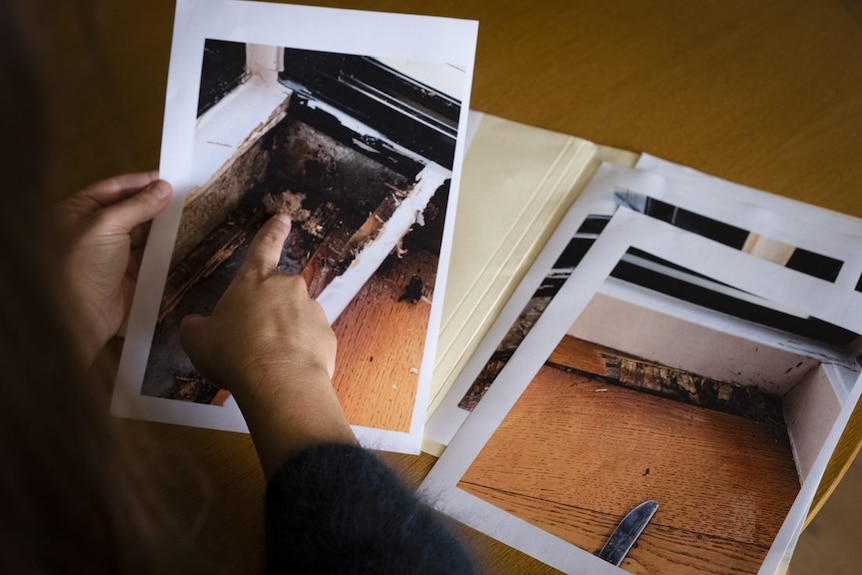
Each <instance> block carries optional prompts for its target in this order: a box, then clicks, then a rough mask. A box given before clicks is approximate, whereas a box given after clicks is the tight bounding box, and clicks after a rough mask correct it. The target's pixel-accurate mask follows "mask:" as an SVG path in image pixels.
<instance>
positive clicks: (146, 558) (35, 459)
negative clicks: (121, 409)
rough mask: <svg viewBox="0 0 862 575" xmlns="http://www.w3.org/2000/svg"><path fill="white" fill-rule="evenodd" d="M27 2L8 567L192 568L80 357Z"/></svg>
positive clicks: (13, 59)
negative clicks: (56, 225)
mask: <svg viewBox="0 0 862 575" xmlns="http://www.w3.org/2000/svg"><path fill="white" fill-rule="evenodd" d="M26 4H27V2H26V0H25V1H22V2H16V1H15V0H0V74H2V78H3V88H2V89H0V125H2V136H3V138H4V140H5V145H4V146H3V148H4V151H3V152H2V157H3V161H2V166H3V171H2V173H0V181H2V186H3V189H2V205H0V278H2V279H0V373H2V376H0V377H2V380H0V381H2V393H0V572H2V573H34V572H37V573H42V572H62V573H88V574H94V573H95V574H98V573H165V572H191V571H195V572H197V571H199V570H201V567H202V565H203V562H202V561H201V560H200V558H199V557H195V556H194V551H190V550H191V549H193V547H194V544H193V542H192V541H191V540H190V539H191V537H190V535H189V534H188V533H187V532H186V529H185V528H184V527H183V526H182V525H180V524H179V523H178V522H177V521H175V520H174V518H173V517H172V516H171V514H170V512H168V511H167V509H166V508H165V506H164V505H163V504H162V503H161V498H160V497H159V494H158V493H157V491H156V490H155V489H154V488H153V486H152V484H151V483H150V481H149V479H148V477H147V473H146V470H145V469H141V465H139V464H137V463H136V450H137V449H141V448H142V447H141V446H142V444H141V443H137V444H133V443H132V442H131V441H130V438H129V437H127V436H126V435H124V434H123V433H121V431H120V429H119V427H118V426H117V425H116V421H114V420H112V419H111V418H110V417H109V416H108V411H107V398H108V394H107V392H108V389H107V387H108V386H106V385H104V383H105V381H104V380H105V377H104V374H103V373H102V372H101V371H100V370H98V369H94V368H92V366H84V365H82V362H81V361H80V360H79V358H78V357H77V356H76V355H75V352H74V350H75V349H76V348H75V346H74V345H73V344H74V342H73V341H72V339H71V335H70V330H69V329H68V326H67V321H66V317H67V316H66V313H65V311H64V306H63V298H62V290H63V287H64V286H62V285H58V279H57V277H58V276H57V273H56V270H57V269H58V265H57V250H56V247H57V246H56V244H55V241H54V240H55V238H54V235H55V234H54V230H53V226H52V222H51V217H50V215H51V198H48V197H47V196H48V191H47V181H46V174H45V169H44V167H43V166H45V165H46V163H47V162H46V154H47V153H48V147H47V146H46V142H45V138H46V134H47V130H46V129H45V128H46V119H45V115H44V106H43V101H42V98H41V95H42V94H43V93H44V91H43V86H42V85H40V81H41V74H40V68H39V67H38V65H37V62H36V61H35V59H34V58H33V51H32V50H31V49H30V47H29V43H30V42H31V41H32V37H31V34H32V33H33V32H34V30H33V29H32V28H29V29H28V28H26V27H25V24H26V21H25V20H22V17H23V16H25V14H23V13H22V11H21V9H22V7H24V6H25V5H26ZM107 145H111V143H107V142H106V146H107ZM70 191H72V190H70Z"/></svg>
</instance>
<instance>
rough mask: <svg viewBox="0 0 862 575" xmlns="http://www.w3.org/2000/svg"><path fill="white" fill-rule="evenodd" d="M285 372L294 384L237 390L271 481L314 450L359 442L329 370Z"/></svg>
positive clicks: (285, 383)
mask: <svg viewBox="0 0 862 575" xmlns="http://www.w3.org/2000/svg"><path fill="white" fill-rule="evenodd" d="M284 371H285V372H288V373H290V376H289V379H290V380H291V381H275V382H273V383H271V384H263V385H260V384H258V385H255V386H252V385H243V386H239V387H238V389H237V392H236V399H237V404H238V405H239V407H240V410H241V411H242V413H243V416H244V417H245V420H246V423H247V424H248V428H249V432H250V434H251V437H252V440H253V441H254V445H255V448H256V449H257V453H258V458H259V459H260V464H261V467H262V468H263V472H264V475H265V477H266V478H267V480H269V479H270V478H271V477H272V476H273V474H274V473H275V471H276V470H277V469H278V467H279V466H280V465H281V464H282V463H283V462H284V461H287V460H288V459H290V458H292V457H294V456H295V455H297V454H298V453H299V452H301V451H303V450H305V449H307V448H309V447H312V446H315V445H320V444H344V445H356V443H357V442H356V437H355V436H354V434H353V431H352V430H351V428H350V425H349V424H348V423H347V420H346V418H345V416H344V412H343V411H342V409H341V405H340V403H339V402H338V398H337V396H336V395H335V391H334V389H333V388H332V383H331V381H330V379H329V374H328V373H327V372H326V371H325V370H322V369H305V370H300V369H291V370H284ZM262 377H264V378H265V377H274V378H277V377H279V376H276V375H272V376H262ZM281 377H282V379H283V378H284V376H283V375H282V376H281Z"/></svg>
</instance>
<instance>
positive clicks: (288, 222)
mask: <svg viewBox="0 0 862 575" xmlns="http://www.w3.org/2000/svg"><path fill="white" fill-rule="evenodd" d="M275 217H276V218H278V219H279V220H280V221H281V223H283V224H285V225H288V226H289V225H291V220H290V216H288V215H287V214H285V213H284V212H279V213H277V214H275Z"/></svg>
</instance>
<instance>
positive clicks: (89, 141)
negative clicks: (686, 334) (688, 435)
mask: <svg viewBox="0 0 862 575" xmlns="http://www.w3.org/2000/svg"><path fill="white" fill-rule="evenodd" d="M327 5H332V6H339V7H350V8H361V9H373V10H382V11H392V12H415V13H424V14H433V15H440V16H452V17H459V18H470V19H477V20H479V21H480V27H479V48H478V55H477V60H476V69H475V79H474V84H473V98H472V101H471V102H470V105H471V107H472V108H473V109H476V110H481V111H485V112H489V113H492V114H496V115H499V116H503V117H506V118H509V119H512V120H516V121H520V122H523V123H527V124H532V125H535V126H540V127H543V128H547V129H551V130H556V131H560V132H565V133H569V134H574V135H577V136H580V137H583V138H586V139H589V140H592V141H594V142H597V143H601V144H607V145H611V146H615V147H620V148H626V149H630V150H635V151H647V152H650V153H652V154H654V155H657V156H661V157H664V158H667V159H669V160H673V161H675V162H679V163H682V164H687V165H690V166H693V167H695V168H698V169H700V170H703V171H706V172H710V173H713V174H715V175H718V176H721V177H724V178H728V179H730V180H734V181H737V182H740V183H743V184H747V185H750V186H753V187H756V188H760V189H763V190H768V191H771V192H774V193H776V194H780V195H783V196H787V197H790V198H794V199H798V200H803V201H806V202H811V203H813V204H817V205H820V206H823V207H825V208H829V209H833V210H838V211H842V212H846V213H848V214H851V215H854V216H860V217H862V194H860V182H862V161H860V152H862V2H860V1H859V0H784V1H782V2H775V1H773V0H702V1H700V2H690V1H689V0H662V1H652V2H650V1H644V0H546V1H540V2H523V1H518V0H497V1H496V2H486V1H484V0H425V1H424V2H421V3H419V2H415V3H414V2H409V1H400V2H399V1H396V0H357V1H355V2H348V1H346V0H344V1H338V0H333V1H332V2H327ZM30 6H31V9H32V11H33V13H34V19H33V36H32V37H33V40H34V44H35V47H36V49H37V50H38V51H39V53H40V57H41V61H42V65H41V66H40V68H41V71H42V72H43V73H44V75H45V78H46V80H47V82H48V86H49V88H50V90H51V93H50V98H49V101H48V104H49V119H50V121H51V130H52V133H51V135H50V137H51V153H50V156H49V157H48V158H46V170H47V171H48V175H49V179H50V182H51V186H52V191H53V192H54V193H55V194H56V196H57V197H60V196H62V195H65V194H68V193H69V192H71V191H73V190H76V189H78V188H80V187H81V186H83V185H85V184H87V183H89V182H91V181H93V180H96V179H99V178H102V177H105V176H108V175H112V174H114V173H119V172H124V171H131V170H141V169H151V168H155V167H156V166H157V163H158V152H159V141H160V137H161V122H162V114H163V112H164V94H165V86H166V74H167V68H168V58H169V50H170V39H171V31H172V22H173V8H174V7H173V2H172V1H171V0H124V1H123V2H116V1H114V0H81V1H80V2H59V3H58V2H49V1H47V0H37V1H34V2H31V3H30ZM127 425H129V426H131V427H133V428H135V429H136V430H140V431H142V432H147V433H150V434H152V435H153V436H154V439H155V444H157V445H158V446H159V447H160V449H162V451H163V452H162V454H161V455H156V454H142V457H146V458H150V459H152V466H153V469H154V471H155V473H156V474H157V476H158V478H159V479H160V480H162V481H163V483H164V486H165V487H164V488H165V491H166V493H168V494H169V495H175V496H176V498H177V500H178V501H179V503H178V511H180V512H181V513H183V514H185V515H187V516H188V517H189V518H194V517H197V516H198V514H199V512H203V513H205V519H204V521H203V523H202V527H201V536H202V539H203V540H204V541H206V542H207V545H208V546H209V547H211V549H212V553H213V554H215V555H216V556H217V557H218V558H219V559H220V560H222V561H223V562H224V563H225V564H226V565H229V566H232V567H233V568H234V569H233V570H234V572H236V573H259V572H261V564H262V549H261V546H262V545H261V541H262V527H261V521H262V503H261V498H262V494H263V488H264V484H263V479H262V476H261V473H260V471H259V468H258V464H257V461H256V456H255V452H254V449H253V446H252V444H251V441H250V439H249V438H248V437H247V436H245V435H240V434H232V433H224V432H216V431H208V430H201V429H192V428H185V427H177V426H169V425H159V424H151V423H144V422H128V423H127ZM860 437H862V412H860V410H859V409H857V411H856V414H855V415H854V417H853V419H852V421H851V423H850V425H849V426H848V428H847V430H846V432H845V434H844V437H843V439H842V442H841V445H840V447H839V450H838V452H837V453H836V455H835V457H834V458H833V461H832V463H831V465H830V468H829V470H828V473H827V477H826V478H825V480H824V482H823V484H822V485H821V489H820V492H819V494H818V505H819V504H820V503H822V502H823V501H824V500H825V498H826V497H827V496H828V494H829V493H830V492H831V489H833V488H834V486H835V485H836V483H837V482H838V481H839V479H840V478H841V476H842V474H843V472H844V470H845V469H846V466H847V465H848V464H849V462H850V461H852V459H853V457H854V456H855V454H856V453H857V450H858V448H859V444H860ZM165 450H167V455H165ZM384 458H385V459H386V460H387V461H388V462H390V463H392V464H393V465H394V466H395V467H397V468H398V469H399V470H401V471H403V473H404V475H405V477H406V478H407V480H408V481H409V482H418V481H419V480H420V479H421V478H422V477H423V476H424V474H425V473H427V471H428V469H429V468H430V466H431V465H432V464H433V461H434V459H433V458H432V457H430V456H427V455H423V456H419V457H410V456H398V455H391V454H386V455H384ZM190 520H191V519H190ZM469 537H470V540H471V541H472V542H473V543H474V545H475V547H476V549H477V553H478V554H479V555H480V556H481V557H482V560H483V562H484V564H485V565H487V568H488V571H489V572H494V573H524V572H531V573H534V572H535V573H543V572H552V570H551V569H549V568H546V567H544V566H542V565H540V564H539V563H537V562H536V561H534V560H532V559H530V558H528V557H525V556H524V555H522V554H521V553H519V552H516V551H514V550H511V549H508V548H506V547H505V546H503V545H502V544H499V543H497V542H495V541H492V540H490V539H488V538H486V537H484V536H481V535H479V534H476V533H470V534H469Z"/></svg>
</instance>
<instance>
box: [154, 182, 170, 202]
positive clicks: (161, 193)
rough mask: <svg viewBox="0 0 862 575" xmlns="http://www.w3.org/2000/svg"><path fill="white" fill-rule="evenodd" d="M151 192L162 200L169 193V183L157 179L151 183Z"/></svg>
mask: <svg viewBox="0 0 862 575" xmlns="http://www.w3.org/2000/svg"><path fill="white" fill-rule="evenodd" d="M152 192H153V195H154V196H156V197H157V198H159V199H160V200H163V199H165V198H167V197H168V195H169V194H170V193H171V188H170V184H168V183H167V182H165V181H164V180H159V181H157V182H155V183H154V184H153V188H152Z"/></svg>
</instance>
